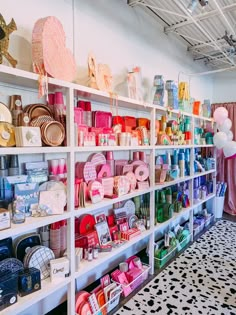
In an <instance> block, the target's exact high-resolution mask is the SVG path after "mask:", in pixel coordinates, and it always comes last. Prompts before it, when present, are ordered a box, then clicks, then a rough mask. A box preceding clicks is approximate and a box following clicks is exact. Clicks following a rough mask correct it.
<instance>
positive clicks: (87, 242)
mask: <svg viewBox="0 0 236 315" xmlns="http://www.w3.org/2000/svg"><path fill="white" fill-rule="evenodd" d="M97 244H99V241H98V235H97V232H96V231H93V232H90V233H88V234H86V235H79V234H76V235H75V247H81V248H88V247H94V246H97Z"/></svg>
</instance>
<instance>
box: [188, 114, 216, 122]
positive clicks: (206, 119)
mask: <svg viewBox="0 0 236 315" xmlns="http://www.w3.org/2000/svg"><path fill="white" fill-rule="evenodd" d="M192 117H193V118H195V119H199V120H205V121H209V122H214V120H213V118H208V117H204V116H198V115H192Z"/></svg>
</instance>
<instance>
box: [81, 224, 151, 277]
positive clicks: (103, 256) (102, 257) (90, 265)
mask: <svg viewBox="0 0 236 315" xmlns="http://www.w3.org/2000/svg"><path fill="white" fill-rule="evenodd" d="M152 233H153V229H150V230H146V231H144V232H142V234H141V235H139V236H137V237H134V238H133V239H132V240H130V241H127V242H126V243H125V244H124V245H122V246H120V247H118V248H115V249H112V251H111V252H104V253H99V256H98V259H96V260H92V261H91V262H88V261H87V260H86V261H82V262H81V264H80V267H79V270H78V271H77V272H76V273H75V278H78V277H80V276H83V275H85V274H86V273H88V272H89V271H91V270H93V269H94V268H98V266H100V265H102V264H103V263H104V262H106V261H108V260H110V259H112V258H114V257H116V256H117V255H118V254H120V253H122V252H123V251H125V250H127V249H128V248H130V247H132V246H133V245H135V244H136V243H138V242H140V241H141V240H143V239H145V238H146V237H148V236H150V235H151V234H152Z"/></svg>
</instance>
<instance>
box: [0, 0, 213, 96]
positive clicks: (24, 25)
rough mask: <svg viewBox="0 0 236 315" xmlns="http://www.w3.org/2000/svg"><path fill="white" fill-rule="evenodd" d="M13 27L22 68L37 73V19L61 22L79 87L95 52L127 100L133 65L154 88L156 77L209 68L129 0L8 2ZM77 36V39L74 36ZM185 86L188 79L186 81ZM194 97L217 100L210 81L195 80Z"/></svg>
mask: <svg viewBox="0 0 236 315" xmlns="http://www.w3.org/2000/svg"><path fill="white" fill-rule="evenodd" d="M1 13H2V14H3V16H4V17H5V19H6V21H7V22H8V21H9V20H10V18H11V17H14V19H15V21H16V23H17V26H18V30H17V31H16V32H14V33H13V34H12V35H11V42H10V53H12V55H13V56H14V57H15V58H17V60H18V61H19V64H18V67H19V68H22V69H25V70H31V68H32V67H31V33H32V29H33V26H34V23H35V21H36V20H37V19H39V18H41V17H45V16H48V15H54V16H56V17H57V18H58V19H59V20H60V21H61V22H62V24H63V27H64V30H65V32H66V37H67V45H68V47H69V48H70V49H71V50H72V51H73V52H74V54H75V57H76V61H77V65H78V74H77V82H79V83H82V84H86V81H87V56H88V53H89V52H90V51H92V52H93V53H94V54H95V56H96V58H97V61H98V62H103V63H108V64H109V65H110V67H111V69H112V73H113V75H114V87H115V90H116V91H117V92H119V93H120V94H123V95H126V88H125V85H124V81H125V78H126V70H127V67H128V66H129V65H133V64H134V65H139V66H141V68H142V74H143V78H144V85H145V86H146V87H148V86H149V87H150V86H151V85H152V82H153V77H154V75H155V74H163V75H164V77H165V79H174V80H177V79H178V73H179V72H180V71H183V72H187V73H189V72H199V71H202V70H203V69H205V68H203V67H202V66H200V65H199V64H196V63H194V62H193V61H192V57H191V56H190V55H189V53H188V52H187V51H186V47H185V46H184V45H183V43H181V42H180V41H179V40H176V38H174V37H172V35H171V34H169V35H165V34H164V33H163V26H161V25H159V24H158V23H157V22H155V21H154V19H153V18H152V17H150V16H148V15H146V14H145V13H143V12H141V10H140V8H138V7H135V8H134V9H133V8H130V7H128V6H127V4H126V0H118V1H117V0H109V1H108V0H96V1H94V0H50V1H47V0H40V1H39V0H34V1H32V0H21V1H20V5H19V1H17V0H8V1H5V2H4V4H2V5H1ZM73 35H74V36H73ZM180 79H181V80H188V77H186V76H183V75H181V76H180ZM191 94H192V96H193V97H195V98H196V99H200V100H203V99H204V98H210V99H211V97H212V82H211V78H210V77H198V78H194V79H192V80H191Z"/></svg>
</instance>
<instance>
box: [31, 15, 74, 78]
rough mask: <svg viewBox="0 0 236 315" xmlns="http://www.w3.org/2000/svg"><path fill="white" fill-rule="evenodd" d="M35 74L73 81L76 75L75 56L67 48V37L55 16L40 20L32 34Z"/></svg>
mask: <svg viewBox="0 0 236 315" xmlns="http://www.w3.org/2000/svg"><path fill="white" fill-rule="evenodd" d="M32 60H33V69H34V72H36V73H39V74H40V75H42V74H44V75H45V74H47V75H49V76H51V77H53V78H56V79H60V80H65V81H72V80H73V79H74V78H75V75H76V63H75V59H74V56H73V54H72V53H71V51H70V50H69V49H68V48H67V47H66V35H65V31H64V29H63V26H62V24H61V22H60V21H59V20H58V19H57V18H56V17H54V16H48V17H45V18H42V19H39V20H38V21H37V22H36V23H35V25H34V28H33V33H32Z"/></svg>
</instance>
